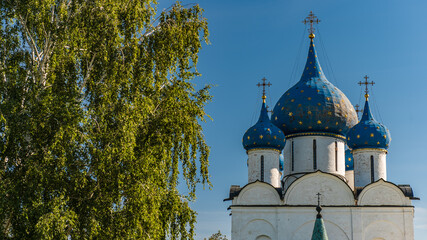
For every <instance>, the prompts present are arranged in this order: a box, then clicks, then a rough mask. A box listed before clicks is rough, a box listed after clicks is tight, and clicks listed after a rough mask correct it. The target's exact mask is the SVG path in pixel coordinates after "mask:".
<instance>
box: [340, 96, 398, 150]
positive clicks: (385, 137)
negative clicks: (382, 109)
mask: <svg viewBox="0 0 427 240" xmlns="http://www.w3.org/2000/svg"><path fill="white" fill-rule="evenodd" d="M368 96H369V95H367V97H366V102H365V108H364V109H363V115H362V119H360V122H359V123H358V124H356V125H355V126H354V127H352V128H351V129H350V131H349V132H348V133H347V146H349V147H350V148H351V149H353V150H354V149H360V148H380V149H388V147H389V145H390V141H391V136H390V132H389V131H388V129H387V128H386V127H385V126H384V125H382V124H381V123H379V122H377V121H376V120H375V119H374V117H373V116H372V114H371V110H370V109H369V101H368Z"/></svg>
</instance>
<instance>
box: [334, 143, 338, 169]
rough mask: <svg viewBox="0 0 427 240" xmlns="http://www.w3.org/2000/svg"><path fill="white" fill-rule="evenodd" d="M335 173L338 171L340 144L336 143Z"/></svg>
mask: <svg viewBox="0 0 427 240" xmlns="http://www.w3.org/2000/svg"><path fill="white" fill-rule="evenodd" d="M335 171H338V143H337V141H335Z"/></svg>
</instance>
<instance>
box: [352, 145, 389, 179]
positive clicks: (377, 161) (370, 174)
mask: <svg viewBox="0 0 427 240" xmlns="http://www.w3.org/2000/svg"><path fill="white" fill-rule="evenodd" d="M352 153H353V159H354V179H355V182H354V185H355V186H356V187H364V186H366V185H368V184H369V183H371V182H375V181H377V180H378V179H384V180H387V166H386V155H387V151H385V150H383V149H373V148H368V149H357V150H353V151H352Z"/></svg>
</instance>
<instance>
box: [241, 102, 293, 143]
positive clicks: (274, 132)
mask: <svg viewBox="0 0 427 240" xmlns="http://www.w3.org/2000/svg"><path fill="white" fill-rule="evenodd" d="M263 98H264V96H263ZM243 147H244V148H245V149H246V150H251V149H257V148H272V149H276V150H279V151H282V149H283V148H284V147H285V135H284V134H283V132H282V131H281V130H280V129H279V128H278V127H276V126H275V125H274V124H272V123H271V121H270V118H269V117H268V111H267V108H266V106H265V101H263V103H262V106H261V113H260V116H259V119H258V122H257V123H256V124H255V125H253V126H252V127H250V128H249V129H248V130H247V131H246V133H245V134H244V135H243Z"/></svg>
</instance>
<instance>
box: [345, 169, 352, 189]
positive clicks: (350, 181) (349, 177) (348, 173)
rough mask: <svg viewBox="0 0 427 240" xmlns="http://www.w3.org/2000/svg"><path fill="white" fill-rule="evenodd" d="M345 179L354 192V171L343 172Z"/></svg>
mask: <svg viewBox="0 0 427 240" xmlns="http://www.w3.org/2000/svg"><path fill="white" fill-rule="evenodd" d="M345 178H346V179H347V184H348V186H350V188H351V189H352V190H354V170H349V171H345Z"/></svg>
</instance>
